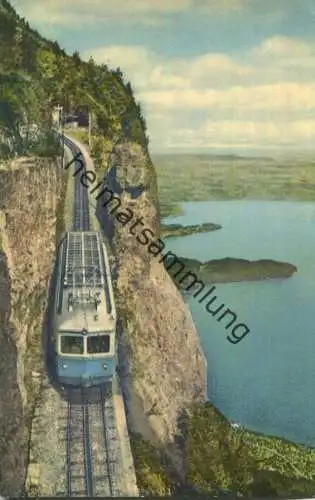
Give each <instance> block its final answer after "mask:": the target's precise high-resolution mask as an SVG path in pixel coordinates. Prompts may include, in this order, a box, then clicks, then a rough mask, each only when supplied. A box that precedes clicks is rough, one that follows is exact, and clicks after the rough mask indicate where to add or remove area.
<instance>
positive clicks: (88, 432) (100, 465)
mask: <svg viewBox="0 0 315 500" xmlns="http://www.w3.org/2000/svg"><path fill="white" fill-rule="evenodd" d="M88 392H89V393H90V391H85V390H84V389H82V388H81V389H78V390H73V391H72V394H70V395H69V400H68V408H67V412H68V414H67V496H69V497H72V496H81V497H82V496H89V497H91V496H103V497H104V496H112V497H115V496H120V495H121V492H120V490H119V457H118V455H117V449H118V446H117V437H116V432H117V431H116V425H115V412H114V406H113V400H112V398H111V397H106V396H105V393H104V390H103V389H102V387H97V388H94V389H93V392H94V394H93V396H94V398H95V396H96V400H94V401H93V402H91V401H89V394H88Z"/></svg>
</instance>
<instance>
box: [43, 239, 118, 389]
mask: <svg viewBox="0 0 315 500" xmlns="http://www.w3.org/2000/svg"><path fill="white" fill-rule="evenodd" d="M56 276H57V278H56V287H55V295H54V320H53V339H54V345H55V351H56V372H57V378H58V381H59V383H60V384H61V386H63V387H65V386H77V387H92V386H97V385H101V384H104V385H106V386H107V387H108V388H109V389H110V388H111V386H112V382H113V378H114V377H115V374H116V368H117V358H116V309H115V302H114V293H113V285H112V279H111V272H110V266H109V258H108V252H107V249H106V245H105V242H104V239H103V236H102V233H101V232H95V231H69V232H67V233H66V234H65V235H64V238H63V239H62V242H61V244H60V245H59V248H58V254H57V272H56Z"/></svg>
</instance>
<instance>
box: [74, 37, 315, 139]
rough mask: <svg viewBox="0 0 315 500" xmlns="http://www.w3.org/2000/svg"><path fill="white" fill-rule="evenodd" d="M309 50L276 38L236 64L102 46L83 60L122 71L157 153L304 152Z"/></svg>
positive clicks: (221, 57) (310, 109) (310, 99)
mask: <svg viewBox="0 0 315 500" xmlns="http://www.w3.org/2000/svg"><path fill="white" fill-rule="evenodd" d="M314 47H315V44H314V43H313V42H308V43H306V42H305V41H303V40H299V39H297V38H288V37H282V36H274V37H271V38H268V39H266V40H264V41H263V42H262V43H261V44H260V45H258V46H257V47H253V48H250V49H249V50H247V51H246V52H243V53H242V54H237V55H235V56H234V57H231V56H229V55H227V54H223V53H222V54H220V53H205V54H201V55H199V56H195V57H189V58H170V57H163V56H162V55H160V54H156V53H155V52H153V51H150V50H148V49H146V48H145V47H143V46H133V47H130V46H128V47H127V46H109V47H100V48H97V49H94V50H91V51H87V52H86V53H84V54H82V55H83V56H84V57H85V58H88V57H89V56H90V55H93V57H95V59H96V61H98V62H107V63H108V64H109V65H110V66H111V65H114V66H115V67H116V66H118V65H119V66H120V67H121V68H122V70H123V71H124V72H125V74H126V78H127V79H130V80H131V82H132V85H133V87H134V88H135V92H136V97H137V99H139V100H140V102H141V103H142V106H143V108H144V113H145V116H146V118H147V122H148V128H149V133H150V136H151V143H152V144H153V147H154V149H158V148H159V147H161V148H175V147H177V148H183V147H185V148H187V147H194V148H196V147H209V145H215V144H216V145H218V144H221V145H222V144H225V145H227V144H230V147H232V145H234V146H235V147H236V146H237V145H238V147H240V148H244V147H246V144H247V145H248V146H251V147H252V146H254V145H255V144H256V145H257V147H258V145H259V147H266V148H267V147H271V146H275V145H277V146H278V147H289V146H292V145H298V144H300V145H301V147H307V148H309V147H310V146H311V144H312V141H314V139H315V136H314V133H315V132H314V130H315V129H314V123H315V122H314V121H312V115H313V114H314V112H315V64H314V61H315V57H314ZM293 62H294V64H293ZM186 124H189V128H187V125H186Z"/></svg>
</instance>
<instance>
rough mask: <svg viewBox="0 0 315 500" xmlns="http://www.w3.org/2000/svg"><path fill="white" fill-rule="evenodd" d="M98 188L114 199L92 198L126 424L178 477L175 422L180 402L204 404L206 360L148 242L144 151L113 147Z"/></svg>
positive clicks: (150, 225)
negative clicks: (114, 316) (111, 268)
mask: <svg viewBox="0 0 315 500" xmlns="http://www.w3.org/2000/svg"><path fill="white" fill-rule="evenodd" d="M105 186H107V188H108V189H111V190H112V192H113V193H115V197H116V200H115V199H113V201H112V202H111V203H108V200H109V192H108V191H107V192H105V193H104V194H103V195H102V196H101V197H100V198H99V200H98V216H99V219H100V220H101V221H102V225H103V227H104V230H105V233H106V234H107V235H108V236H109V237H110V238H111V241H112V248H113V250H114V253H115V256H116V300H117V309H118V317H119V318H120V319H121V324H120V360H121V366H120V371H121V373H120V374H121V377H122V385H123V390H124V393H125V397H126V405H127V412H128V421H129V426H130V428H131V430H132V431H133V432H137V433H140V434H141V435H142V436H143V437H144V438H145V439H148V440H150V441H151V442H154V443H155V444H156V445H162V444H163V448H164V450H167V451H168V454H169V456H170V457H171V460H172V463H173V465H174V466H175V467H176V469H177V471H178V472H179V473H180V474H181V475H182V477H183V476H184V474H185V471H184V467H183V455H182V452H181V450H180V449H179V447H178V446H177V445H176V442H177V440H176V436H177V435H178V433H179V427H178V418H179V416H180V415H181V413H182V411H183V408H184V407H185V406H186V405H187V404H189V403H191V402H192V401H198V400H201V401H202V400H204V397H205V392H206V361H205V358H204V355H203V353H202V351H201V348H200V345H199V339H198V334H197V332H196V329H195V327H194V324H193V321H192V318H191V315H190V313H189V311H188V309H187V306H186V305H185V304H184V302H183V299H182V297H181V295H180V293H179V291H178V290H177V289H176V287H175V286H174V284H173V282H172V280H171V278H170V277H169V275H168V274H167V272H166V270H165V269H164V266H163V265H162V264H161V263H160V262H159V257H158V256H155V255H154V254H155V253H156V251H157V247H156V245H155V246H153V245H152V243H151V244H150V241H149V240H151V241H154V240H157V239H158V235H159V210H158V200H157V194H156V177H155V171H154V168H153V166H152V163H151V160H150V158H149V156H148V153H147V152H146V151H145V150H143V149H142V148H141V147H140V146H139V145H137V144H135V143H132V142H128V141H124V142H121V143H119V144H117V145H116V147H115V148H114V150H113V152H112V154H111V157H110V161H109V170H108V175H107V179H105ZM117 200H118V203H117ZM118 204H120V206H119V208H117V209H116V210H115V206H116V207H117V205H118ZM104 205H105V206H104ZM137 218H142V221H143V222H142V225H141V224H140V225H141V227H142V228H143V230H147V231H146V234H147V235H148V234H150V237H149V238H148V241H149V244H147V245H146V244H144V238H142V239H141V238H140V236H139V235H140V233H141V229H140V230H139V228H138V229H131V228H132V225H133V224H135V222H136V221H137ZM127 219H129V221H127ZM126 221H127V222H126ZM139 239H140V240H141V241H142V243H140V240H139ZM158 244H159V243H157V245H158ZM160 244H161V243H160ZM154 248H155V250H154Z"/></svg>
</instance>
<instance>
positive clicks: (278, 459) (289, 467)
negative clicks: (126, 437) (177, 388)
mask: <svg viewBox="0 0 315 500" xmlns="http://www.w3.org/2000/svg"><path fill="white" fill-rule="evenodd" d="M187 420H188V426H187V451H188V481H189V482H190V483H191V484H194V485H195V486H196V485H198V486H199V487H200V488H201V489H204V490H206V491H212V487H211V485H212V484H213V483H214V484H216V485H217V486H219V487H221V488H224V489H230V490H233V491H238V492H240V493H243V494H246V495H252V494H253V495H257V496H259V495H261V496H269V495H275V496H277V495H285V496H288V495H296V496H298V495H301V494H307V495H309V494H311V493H313V494H314V492H315V450H311V449H306V448H304V447H303V446H298V445H295V444H293V443H290V442H289V441H286V440H284V439H279V438H274V437H268V436H263V435H260V434H256V433H253V432H248V431H245V430H242V429H235V428H233V427H232V426H231V425H230V424H229V422H228V420H227V419H226V418H225V417H224V416H223V415H222V414H221V413H220V412H219V411H218V410H216V409H215V408H214V407H213V406H212V405H211V404H210V403H207V404H205V405H199V406H196V407H195V408H193V409H191V410H190V412H189V413H188V418H187Z"/></svg>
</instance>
